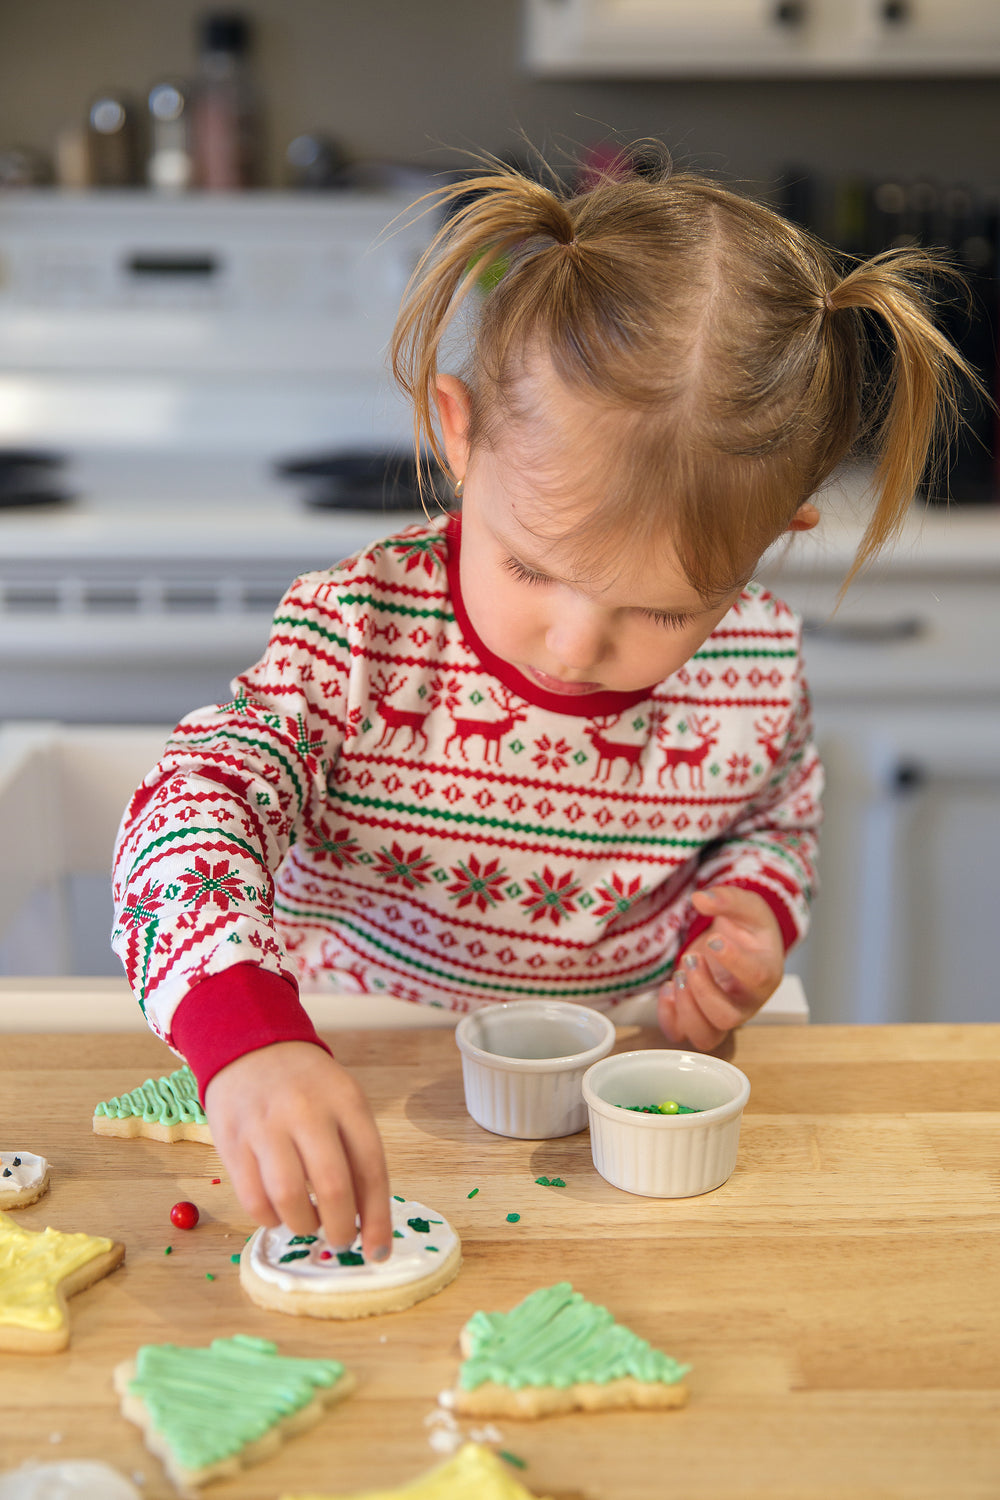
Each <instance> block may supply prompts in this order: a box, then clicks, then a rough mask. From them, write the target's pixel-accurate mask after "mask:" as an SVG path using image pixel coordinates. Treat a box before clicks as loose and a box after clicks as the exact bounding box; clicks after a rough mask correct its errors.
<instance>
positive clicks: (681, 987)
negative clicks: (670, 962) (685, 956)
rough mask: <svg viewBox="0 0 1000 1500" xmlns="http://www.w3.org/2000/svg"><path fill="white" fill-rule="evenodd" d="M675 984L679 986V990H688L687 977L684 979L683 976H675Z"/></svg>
mask: <svg viewBox="0 0 1000 1500" xmlns="http://www.w3.org/2000/svg"><path fill="white" fill-rule="evenodd" d="M674 984H675V985H676V986H677V988H678V989H679V990H686V989H687V980H686V979H685V977H684V975H683V974H675V975H674Z"/></svg>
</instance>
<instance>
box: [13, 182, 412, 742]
mask: <svg viewBox="0 0 1000 1500" xmlns="http://www.w3.org/2000/svg"><path fill="white" fill-rule="evenodd" d="M416 196H417V190H416V189H415V190H414V191H413V192H407V193H405V194H398V195H397V194H364V195H362V194H360V193H354V192H345V193H343V194H336V195H334V194H331V195H329V196H323V197H318V196H317V197H308V198H307V197H297V196H292V195H287V194H271V193H259V194H253V195H245V196H237V195H233V196H232V197H222V198H219V197H208V196H205V197H200V198H199V197H195V196H192V197H190V198H184V199H176V200H166V201H164V200H159V199H155V198H151V197H148V196H147V195H145V194H142V193H122V194H114V193H112V194H101V195H99V196H92V197H80V198H74V197H72V196H70V195H65V194H57V193H45V192H39V193H18V194H10V195H8V196H6V197H0V720H11V719H22V718H30V719H38V718H46V719H59V720H64V721H70V722H91V723H93V722H109V723H111V722H128V723H156V724H168V723H173V722H175V721H176V719H177V718H179V717H180V716H181V715H182V714H183V713H185V712H187V711H188V710H189V709H191V708H194V707H197V706H199V705H200V704H201V703H204V702H210V701H214V700H215V699H217V697H218V696H219V694H220V693H221V694H222V695H223V696H224V695H225V693H226V691H227V689H228V683H229V679H230V678H231V677H232V676H233V674H234V673H235V672H237V671H239V670H241V669H243V668H245V667H246V666H249V665H250V664H251V663H252V662H253V661H254V660H255V659H256V657H257V656H258V655H259V654H260V652H261V651H262V649H263V646H264V644H265V641H266V637H267V629H268V624H269V622H270V618H271V614H272V612H273V609H274V606H275V605H276V604H277V602H278V600H279V599H280V597H281V595H282V593H283V592H284V590H285V588H286V587H287V586H288V584H289V583H290V582H291V580H292V578H293V577H294V576H295V575H296V573H298V572H301V571H303V570H306V569H310V568H318V567H325V566H327V565H329V564H330V563H332V562H334V561H336V560H337V559H338V558H340V557H343V556H346V555H347V554H349V553H350V552H352V551H354V550H355V549H357V548H358V547H359V546H362V545H364V544H365V543H366V542H368V541H370V540H372V539H373V538H374V537H376V536H378V535H380V534H382V533H384V532H386V531H389V530H391V529H393V528H394V527H396V526H398V525H400V524H403V523H404V522H405V521H406V520H408V519H414V518H416V514H417V512H416V510H415V509H414V508H413V501H412V498H408V496H410V495H411V490H407V489H406V486H405V483H404V482H403V481H405V479H406V472H405V464H406V460H405V457H401V458H399V460H398V461H397V456H403V455H406V453H407V452H408V449H409V447H410V442H411V436H410V435H411V424H410V416H409V412H408V411H407V410H406V409H405V407H404V404H403V402H402V401H401V399H400V398H399V397H398V396H397V395H396V393H395V392H394V390H393V389H392V388H391V385H390V381H389V377H388V375H387V373H386V368H385V350H386V345H387V342H388V339H389V335H390V332H391V329H392V324H393V320H394V318H395V314H396V311H397V309H398V305H399V300H400V297H401V295H402V292H403V289H404V287H405V285H406V281H407V279H408V277H409V275H410V272H411V271H412V269H413V266H414V264H415V263H416V260H417V258H418V256H419V254H420V252H421V251H422V250H423V248H424V247H425V245H426V243H427V241H428V240H429V238H430V236H431V233H432V231H433V228H434V224H433V221H432V219H431V218H430V216H424V217H423V218H418V219H416V220H415V219H414V215H413V214H412V213H411V212H409V205H410V204H411V202H412V200H413V198H415V197H416ZM358 454H360V455H363V456H365V457H366V458H370V459H371V470H372V474H373V475H375V476H376V477H375V479H374V480H372V479H371V478H369V480H368V482H367V484H365V483H362V482H359V481H357V480H356V479H355V478H352V477H351V474H352V473H353V470H349V473H348V477H347V478H346V479H342V480H341V482H340V484H339V488H337V490H336V494H334V493H333V489H334V486H333V485H332V483H331V482H329V481H328V480H326V479H324V478H323V469H324V464H323V463H321V464H320V465H319V468H320V471H321V472H320V474H319V475H318V476H312V477H310V476H309V475H308V474H306V475H302V474H297V475H296V474H288V473H284V472H281V470H280V464H281V463H282V462H283V461H288V460H292V461H295V460H302V459H304V460H309V459H313V458H319V459H321V460H324V461H325V460H326V459H327V458H328V457H330V456H333V459H334V463H335V465H336V460H338V459H341V458H343V457H344V455H348V456H351V455H354V456H355V457H356V456H357V455H358ZM5 455H6V456H7V457H8V458H12V457H13V458H15V459H16V458H17V456H18V455H21V458H22V460H23V461H21V462H14V463H12V464H8V466H7V478H8V483H7V485H6V488H5V486H4V458H5ZM387 457H388V463H386V462H384V460H385V459H386V458H387ZM383 473H385V474H386V476H387V477H386V479H385V480H384V481H383V479H382V477H381V476H382V475H383ZM397 476H398V477H399V479H400V483H398V484H397V483H396V478H397ZM400 496H401V498H400ZM54 497H56V498H54ZM57 497H64V498H57ZM317 499H322V500H323V502H324V503H323V504H322V505H321V506H320V505H317V504H314V503H312V502H314V501H315V500H317ZM333 502H335V505H334V504H333ZM400 504H401V505H402V509H401V510H400V509H398V508H393V507H394V505H397V506H398V505H400Z"/></svg>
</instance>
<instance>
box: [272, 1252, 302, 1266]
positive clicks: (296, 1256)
mask: <svg viewBox="0 0 1000 1500" xmlns="http://www.w3.org/2000/svg"><path fill="white" fill-rule="evenodd" d="M308 1259H309V1251H308V1250H289V1251H288V1252H287V1253H286V1254H285V1255H279V1257H278V1265H279V1266H283V1265H284V1264H285V1262H286V1260H308Z"/></svg>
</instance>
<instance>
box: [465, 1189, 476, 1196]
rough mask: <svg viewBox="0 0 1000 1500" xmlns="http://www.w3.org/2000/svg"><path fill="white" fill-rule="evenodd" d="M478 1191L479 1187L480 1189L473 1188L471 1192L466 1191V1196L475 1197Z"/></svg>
mask: <svg viewBox="0 0 1000 1500" xmlns="http://www.w3.org/2000/svg"><path fill="white" fill-rule="evenodd" d="M478 1192H479V1189H478V1188H473V1189H472V1192H471V1193H466V1195H465V1196H466V1197H467V1198H474V1197H475V1196H476V1194H477V1193H478Z"/></svg>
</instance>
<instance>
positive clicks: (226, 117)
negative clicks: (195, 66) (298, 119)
mask: <svg viewBox="0 0 1000 1500" xmlns="http://www.w3.org/2000/svg"><path fill="white" fill-rule="evenodd" d="M249 50H250V26H249V22H248V21H247V19H246V17H245V16H243V15H241V14H240V13H238V12H229V11H226V12H218V11H213V12H211V13H210V14H209V15H207V16H205V17H204V18H203V20H202V22H201V30H200V46H199V57H200V72H199V78H198V82H197V84H196V86H195V90H194V95H193V98H192V101H191V126H192V152H193V157H194V181H195V185H196V186H197V187H201V188H208V189H212V190H217V191H218V190H221V191H227V190H231V189H233V188H246V187H253V186H255V185H256V183H257V182H258V181H259V177H260V172H259V140H260V124H259V108H258V100H257V92H256V89H255V87H254V84H253V79H252V78H251V76H250V71H249V65H248V61H247V57H248V53H249Z"/></svg>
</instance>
